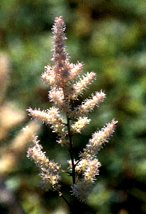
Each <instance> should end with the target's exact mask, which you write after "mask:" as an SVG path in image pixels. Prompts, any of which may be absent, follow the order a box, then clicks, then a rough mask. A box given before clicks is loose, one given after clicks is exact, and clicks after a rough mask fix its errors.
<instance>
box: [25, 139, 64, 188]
mask: <svg viewBox="0 0 146 214" xmlns="http://www.w3.org/2000/svg"><path fill="white" fill-rule="evenodd" d="M33 143H34V146H32V147H30V148H29V149H28V151H27V157H28V158H30V159H32V160H34V162H35V163H36V164H37V166H38V167H39V170H40V174H39V175H40V176H41V178H42V180H43V184H44V185H45V187H46V189H51V188H53V189H54V190H57V191H59V189H60V185H59V181H60V179H61V178H60V175H59V174H60V170H61V166H59V165H58V164H57V163H55V162H54V161H51V160H49V159H48V158H47V157H46V155H45V152H43V151H42V149H43V147H42V146H41V145H40V144H39V141H38V140H37V137H36V136H35V137H34V139H33Z"/></svg>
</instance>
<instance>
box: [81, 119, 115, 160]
mask: <svg viewBox="0 0 146 214" xmlns="http://www.w3.org/2000/svg"><path fill="white" fill-rule="evenodd" d="M116 123H117V121H115V120H112V121H111V123H108V124H107V125H106V126H105V127H104V128H102V129H101V130H100V131H97V132H95V133H94V134H93V135H92V138H91V139H90V140H89V143H88V144H87V145H86V148H85V149H84V152H83V153H81V154H80V157H83V158H91V157H94V156H95V155H96V154H97V153H98V152H99V150H100V149H101V148H102V146H103V144H104V143H106V142H108V139H109V137H110V136H111V135H112V134H113V133H114V131H115V125H116Z"/></svg>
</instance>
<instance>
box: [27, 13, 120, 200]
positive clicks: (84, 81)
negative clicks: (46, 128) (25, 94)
mask: <svg viewBox="0 0 146 214" xmlns="http://www.w3.org/2000/svg"><path fill="white" fill-rule="evenodd" d="M52 30H53V49H52V51H53V57H52V61H53V65H50V64H49V65H47V66H46V67H45V72H44V73H43V74H42V79H43V82H45V83H47V84H48V85H49V86H50V91H49V95H48V97H49V100H50V102H52V103H53V106H52V107H51V108H50V109H47V110H40V109H34V110H33V109H32V108H29V109H28V112H29V115H30V116H31V117H32V118H35V119H38V120H40V121H42V122H43V123H46V124H49V125H50V127H51V128H52V130H53V132H55V133H56V134H57V135H58V139H57V142H58V143H59V144H60V145H61V146H65V147H66V148H67V149H68V151H69V154H70V160H68V163H69V173H70V175H71V176H72V195H74V196H75V197H77V198H78V199H79V200H81V201H83V202H84V201H86V200H87V198H88V195H89V192H90V190H91V187H92V185H93V183H94V181H95V180H96V176H97V175H99V167H100V165H101V164H100V162H99V161H98V159H97V157H96V155H97V153H98V152H99V150H100V149H101V148H102V146H103V144H105V143H106V142H108V139H109V137H110V136H111V135H112V134H113V132H114V130H115V125H116V123H117V121H115V120H112V121H111V122H110V123H108V124H107V125H106V126H105V127H103V128H102V129H101V130H98V131H96V132H95V133H93V135H92V138H91V139H89V143H88V144H87V145H86V147H85V148H84V149H83V152H80V153H79V155H78V160H75V159H74V153H73V140H72V139H73V135H74V134H76V133H81V131H82V130H83V129H84V127H85V126H86V125H87V124H88V123H89V122H90V119H88V117H87V115H88V114H89V113H90V112H91V111H93V109H94V107H95V106H99V104H100V103H101V102H102V101H103V100H104V98H105V93H104V92H103V91H100V92H95V94H92V95H91V97H90V98H88V99H85V100H84V101H83V102H82V103H81V104H80V105H79V106H75V107H74V106H73V105H72V104H73V101H74V100H77V99H79V95H82V93H83V91H84V90H85V89H87V88H88V86H89V84H90V83H91V82H92V81H93V80H94V79H95V76H96V75H95V73H94V72H88V73H87V74H85V75H83V76H82V77H81V76H80V74H81V72H82V69H83V65H82V63H77V64H72V63H70V62H69V55H68V54H67V52H66V48H65V45H64V40H65V39H66V37H65V34H64V31H65V23H64V21H63V18H62V16H60V17H59V18H55V23H54V25H53V28H52ZM63 114H64V115H65V117H66V122H64V119H63V117H62V115H63ZM33 143H34V145H33V146H32V147H30V148H29V149H28V152H27V156H28V157H29V158H31V159H33V160H34V161H35V163H36V164H37V166H38V167H39V169H40V176H41V178H42V180H43V183H44V185H45V187H46V188H47V189H53V190H56V191H58V193H59V195H60V196H63V193H62V191H61V185H60V180H61V176H60V172H61V166H60V165H59V164H58V163H55V162H54V161H52V160H49V158H47V157H46V155H45V152H43V151H42V146H41V145H40V143H39V141H38V140H37V137H36V136H35V137H34V140H33ZM62 171H64V170H62Z"/></svg>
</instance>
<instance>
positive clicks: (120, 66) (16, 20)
mask: <svg viewBox="0 0 146 214" xmlns="http://www.w3.org/2000/svg"><path fill="white" fill-rule="evenodd" d="M60 15H62V16H63V18H64V21H65V23H66V26H67V29H66V36H67V38H68V40H66V46H67V51H68V53H69V55H70V57H71V58H70V62H72V63H76V62H77V61H79V62H83V63H84V72H87V71H94V72H96V74H97V78H96V80H95V81H94V82H93V83H92V85H91V86H90V87H89V90H87V91H86V92H85V93H84V95H83V97H82V98H81V100H82V99H84V98H86V97H87V96H90V94H91V93H92V92H94V91H100V90H101V89H102V90H103V91H104V92H105V93H106V99H105V101H104V102H103V103H102V104H101V105H100V107H99V108H96V109H95V110H94V112H93V113H91V114H90V116H89V117H90V118H91V119H92V122H91V123H90V125H88V126H87V128H86V129H85V130H84V131H83V133H82V136H81V135H77V136H76V137H75V140H74V141H75V145H74V146H75V151H76V152H77V153H78V152H79V151H80V150H81V149H82V148H83V147H84V146H85V144H86V143H87V142H88V139H89V138H90V136H91V134H92V133H93V132H94V131H95V130H96V129H97V128H101V127H103V126H104V125H105V124H106V123H108V122H110V121H111V120H112V119H113V118H115V119H116V120H118V121H119V122H118V125H117V129H116V132H115V133H114V135H113V137H112V138H111V140H110V143H109V144H107V145H106V146H105V147H104V149H103V150H101V151H100V153H99V155H98V159H99V161H100V162H101V164H102V167H101V168H100V175H99V176H98V177H97V181H96V183H95V185H94V187H93V190H92V191H91V194H90V196H89V201H88V203H87V204H86V205H82V211H83V213H86V214H87V213H88V214H90V213H91V214H144V213H146V1H145V0H128V1H126V0H83V1H82V0H53V1H52V0H25V1H22V0H7V1H6V0H1V1H0V20H1V24H0V52H1V54H4V55H7V56H8V58H9V72H8V73H7V75H6V78H5V79H8V83H7V86H3V87H1V90H2V92H1V96H2V97H1V100H0V101H1V106H2V105H4V103H7V102H8V103H13V105H14V106H15V108H16V109H17V110H18V111H19V110H21V112H23V114H26V113H25V112H26V108H28V107H30V106H31V107H32V108H35V107H36V108H41V109H47V108H49V107H50V106H51V104H50V103H49V102H48V98H47V97H48V95H47V94H48V88H47V86H46V85H44V84H43V83H42V80H41V78H40V76H41V73H42V72H43V71H44V66H45V65H47V64H48V63H50V59H51V57H52V52H51V48H52V39H51V36H52V32H51V28H52V25H53V22H54V18H55V17H56V16H60ZM0 66H1V65H0ZM3 77H4V75H1V76H0V78H1V79H0V80H1V84H2V83H3V81H4V82H5V81H6V80H5V79H4V80H3ZM4 87H5V88H6V89H5V90H4ZM7 116H9V113H8V114H7ZM29 120H30V118H29V117H28V116H25V119H24V120H23V121H22V122H21V123H19V124H17V125H16V126H13V127H11V129H10V130H9V131H8V133H7V135H6V136H5V137H3V138H2V140H1V145H0V146H1V148H3V147H6V146H9V144H10V142H11V140H12V139H13V138H15V137H16V135H17V134H18V133H19V131H21V129H22V127H23V126H25V125H26V124H27V122H28V121H29ZM1 131H2V130H1ZM1 131H0V132H1ZM39 136H40V137H39V138H40V139H41V143H42V145H43V147H44V149H46V150H47V155H48V156H49V158H50V159H51V158H52V159H54V160H55V161H58V162H59V163H61V164H62V165H63V167H64V168H65V167H66V162H65V158H69V157H68V154H66V153H65V148H61V147H60V145H57V143H55V140H56V135H55V134H52V132H51V130H50V129H49V127H47V126H46V125H43V126H42V128H41V130H40V133H39ZM0 180H2V185H5V186H6V188H7V190H8V191H10V192H11V193H12V194H14V196H15V197H16V198H17V201H18V203H20V205H21V206H22V207H23V209H24V211H25V213H26V214H37V213H39V214H62V213H64V214H69V210H68V207H67V205H66V204H65V202H64V201H63V200H62V199H61V198H59V197H58V195H57V194H56V193H55V192H45V191H44V190H42V189H41V188H40V187H39V186H38V182H39V178H38V171H37V168H36V166H35V165H34V163H33V162H31V161H30V160H28V159H27V158H26V149H25V151H24V153H23V155H21V157H20V158H19V162H18V163H17V165H16V166H14V167H13V169H12V168H11V169H10V170H8V172H6V173H5V174H4V175H1V179H0ZM62 182H63V183H64V185H65V189H64V191H66V193H65V194H66V195H67V194H68V193H67V190H69V183H70V181H69V178H68V177H64V178H63V181H62ZM1 191H2V190H1ZM67 197H70V196H67ZM11 210H13V205H12V206H11ZM77 210H78V209H77ZM84 210H86V211H84ZM0 213H3V214H5V213H10V209H8V208H7V206H6V204H5V203H4V202H3V201H2V200H1V206H0ZM12 213H13V212H12ZM76 213H78V211H77V212H76ZM79 213H81V212H79Z"/></svg>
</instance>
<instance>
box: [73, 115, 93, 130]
mask: <svg viewBox="0 0 146 214" xmlns="http://www.w3.org/2000/svg"><path fill="white" fill-rule="evenodd" d="M89 123H90V119H88V118H87V117H79V119H78V120H77V122H75V123H74V124H73V125H72V126H71V131H72V133H73V134H75V133H81V130H82V129H83V128H84V127H85V126H86V125H87V124H89Z"/></svg>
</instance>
